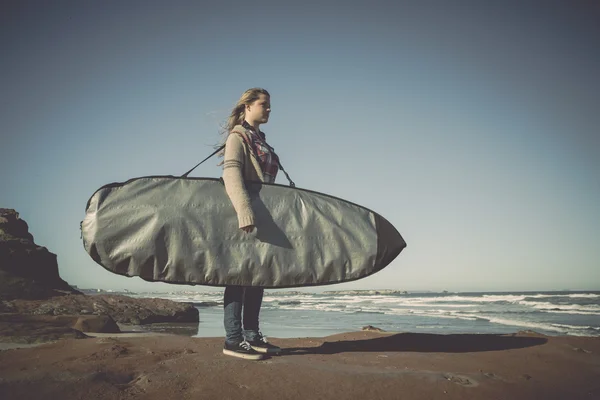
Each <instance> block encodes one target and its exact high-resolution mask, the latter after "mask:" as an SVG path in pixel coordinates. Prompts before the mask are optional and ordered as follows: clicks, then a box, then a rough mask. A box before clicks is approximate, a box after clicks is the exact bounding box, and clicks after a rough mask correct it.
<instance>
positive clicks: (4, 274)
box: [0, 208, 80, 300]
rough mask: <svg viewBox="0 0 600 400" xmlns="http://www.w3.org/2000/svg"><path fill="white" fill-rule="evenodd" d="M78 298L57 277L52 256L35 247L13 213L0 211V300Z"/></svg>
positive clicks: (11, 211)
mask: <svg viewBox="0 0 600 400" xmlns="http://www.w3.org/2000/svg"><path fill="white" fill-rule="evenodd" d="M65 294H80V292H78V291H77V290H75V289H73V288H72V287H70V286H69V284H68V283H67V282H65V281H64V280H62V279H61V278H60V276H59V275H58V264H57V262H56V254H53V253H50V252H49V251H48V249H46V248H45V247H41V246H38V245H36V244H35V243H34V241H33V236H32V235H31V234H30V233H29V230H28V226H27V223H26V222H25V221H23V220H22V219H20V218H19V213H17V212H16V211H15V210H12V209H7V208H0V300H12V299H46V298H49V297H52V296H62V295H65Z"/></svg>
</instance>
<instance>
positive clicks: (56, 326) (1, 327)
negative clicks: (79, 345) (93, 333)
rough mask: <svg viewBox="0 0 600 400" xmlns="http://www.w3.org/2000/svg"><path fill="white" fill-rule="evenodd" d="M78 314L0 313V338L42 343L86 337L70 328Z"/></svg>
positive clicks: (3, 340)
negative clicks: (65, 315)
mask: <svg viewBox="0 0 600 400" xmlns="http://www.w3.org/2000/svg"><path fill="white" fill-rule="evenodd" d="M77 319H78V316H69V317H54V316H46V315H20V314H0V339H1V341H2V342H9V343H11V342H12V343H44V342H51V341H55V340H58V339H66V338H69V339H82V338H86V337H88V336H87V335H85V334H83V333H82V332H81V331H79V330H77V329H74V328H72V325H73V323H74V322H76V321H77Z"/></svg>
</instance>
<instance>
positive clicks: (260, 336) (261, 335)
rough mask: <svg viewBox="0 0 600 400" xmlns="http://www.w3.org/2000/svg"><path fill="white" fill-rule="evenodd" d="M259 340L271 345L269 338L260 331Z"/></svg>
mask: <svg viewBox="0 0 600 400" xmlns="http://www.w3.org/2000/svg"><path fill="white" fill-rule="evenodd" d="M258 340H260V341H261V342H263V343H269V341H268V340H267V337H266V336H263V334H262V333H261V332H260V331H259V332H258Z"/></svg>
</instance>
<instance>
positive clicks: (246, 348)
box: [240, 340, 252, 350]
mask: <svg viewBox="0 0 600 400" xmlns="http://www.w3.org/2000/svg"><path fill="white" fill-rule="evenodd" d="M240 347H241V348H242V349H244V350H251V349H252V347H251V346H250V343H248V342H246V341H245V340H244V341H243V342H241V343H240Z"/></svg>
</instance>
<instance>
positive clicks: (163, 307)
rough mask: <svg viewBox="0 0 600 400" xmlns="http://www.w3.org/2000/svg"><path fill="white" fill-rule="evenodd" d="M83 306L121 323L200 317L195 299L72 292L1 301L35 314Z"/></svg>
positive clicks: (6, 307)
mask: <svg viewBox="0 0 600 400" xmlns="http://www.w3.org/2000/svg"><path fill="white" fill-rule="evenodd" d="M81 310H88V311H91V312H92V314H94V315H109V316H111V317H112V318H113V319H114V320H115V321H116V322H118V323H123V324H133V325H143V324H152V323H157V322H198V321H199V320H200V318H199V313H198V309H197V308H196V307H194V306H193V304H191V303H180V302H175V301H172V300H166V299H147V298H139V299H138V298H133V297H128V296H122V295H97V296H86V295H70V296H57V297H52V298H50V299H47V300H20V299H19V300H12V301H4V302H1V303H0V312H11V313H21V314H31V315H76V314H81Z"/></svg>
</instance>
